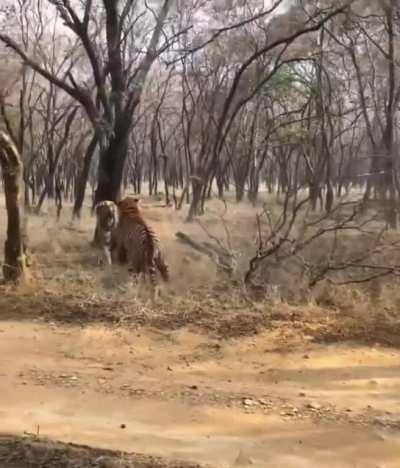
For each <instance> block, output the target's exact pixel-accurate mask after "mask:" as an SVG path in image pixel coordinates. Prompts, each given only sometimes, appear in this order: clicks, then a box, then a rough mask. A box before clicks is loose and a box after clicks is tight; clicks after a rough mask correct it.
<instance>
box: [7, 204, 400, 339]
mask: <svg viewBox="0 0 400 468" xmlns="http://www.w3.org/2000/svg"><path fill="white" fill-rule="evenodd" d="M271 203H272V202H271ZM3 206H4V205H3ZM3 206H2V205H1V204H0V225H4V220H5V210H4V207H3ZM273 206H274V208H273V209H274V210H275V211H277V210H278V205H273ZM142 209H143V212H144V216H145V217H146V219H147V220H148V221H149V223H150V224H151V225H152V226H153V227H154V228H155V230H156V231H157V233H158V234H159V236H160V238H161V241H162V246H163V248H164V250H165V253H166V257H167V261H168V263H169V264H170V268H171V273H172V282H171V284H170V285H168V286H167V287H164V288H163V289H162V291H161V297H160V298H159V299H158V302H157V304H152V303H151V301H150V300H149V297H148V296H147V294H146V291H145V290H138V289H137V288H134V287H133V286H132V285H131V284H130V281H129V277H128V275H127V273H126V271H125V270H124V269H121V268H115V269H113V270H112V271H107V270H105V269H103V268H102V267H99V266H98V265H97V252H96V251H95V250H94V249H93V248H92V247H91V246H90V241H91V238H92V233H93V228H94V218H92V217H90V215H89V206H86V207H85V210H84V217H83V218H82V219H81V221H80V222H79V223H74V224H72V223H70V222H69V219H70V216H71V207H66V208H65V210H64V213H63V218H62V221H61V222H60V223H56V222H55V210H54V209H53V206H51V205H49V206H47V208H46V212H45V213H44V214H42V215H41V216H31V217H30V219H29V239H30V247H31V249H32V252H33V260H34V265H33V267H32V272H33V277H34V278H33V280H32V282H31V283H30V284H26V285H21V286H19V287H18V288H14V287H10V286H2V287H1V294H0V310H1V313H2V317H3V318H4V319H7V318H9V319H11V318H13V319H15V318H18V319H23V320H32V319H36V318H38V319H43V320H47V321H63V322H70V323H76V322H77V323H82V324H85V323H89V322H96V321H102V322H109V323H114V324H125V325H126V326H130V327H140V326H150V327H155V328H159V329H177V328H181V327H189V328H195V329H196V330H197V331H203V332H204V333H208V334H213V335H216V336H218V337H220V338H234V337H239V336H245V335H251V334H254V333H258V332H259V331H260V330H262V329H265V328H271V329H277V330H280V329H286V330H287V329H292V330H295V333H297V334H303V335H307V336H310V337H311V339H313V340H316V341H343V340H357V341H360V342H363V343H373V342H380V343H384V344H388V345H393V346H399V345H400V338H398V337H400V333H399V331H400V322H399V320H400V313H399V312H398V309H399V307H398V306H399V303H400V296H399V293H398V292H397V291H398V284H397V280H396V281H395V280H394V279H388V278H386V279H382V280H379V281H375V282H373V283H372V284H371V285H368V286H366V285H363V286H362V287H357V288H356V287H353V286H346V287H335V286H332V285H330V284H329V283H326V282H322V283H321V284H320V285H318V287H316V288H315V290H314V291H312V292H310V291H309V290H308V289H307V287H306V285H305V282H304V281H302V277H303V276H304V272H303V271H302V268H300V267H298V266H296V265H295V264H293V263H292V264H291V263H288V264H285V265H283V266H279V265H278V264H275V265H274V264H273V263H272V262H271V263H270V264H269V265H268V269H269V275H270V277H272V282H273V283H274V284H279V285H280V286H281V296H280V297H274V298H271V297H269V298H266V297H263V298H262V299H261V300H257V301H255V299H254V298H250V297H248V295H246V294H245V293H244V291H243V288H242V286H241V282H240V281H239V279H240V277H241V275H242V273H243V271H244V269H245V268H246V266H247V262H248V258H249V256H250V255H251V254H253V253H254V251H255V248H256V242H255V241H256V220H255V215H256V212H257V210H256V209H255V208H253V207H252V206H250V205H248V204H246V203H242V204H233V203H229V209H228V212H227V213H226V214H225V224H226V225H225V226H224V224H223V223H222V222H221V216H222V215H223V214H224V212H225V207H224V205H223V204H222V203H221V202H218V201H213V202H211V203H210V204H209V205H208V209H207V213H206V215H205V216H204V217H203V218H202V220H201V223H202V225H203V228H205V229H206V230H207V231H208V232H210V233H211V234H212V235H213V236H216V237H218V238H220V239H221V242H223V243H226V242H227V234H226V233H227V230H228V232H229V237H230V239H229V241H230V242H231V246H232V248H233V249H234V250H235V252H237V253H239V254H240V255H239V257H238V270H237V277H236V278H233V279H232V278H231V279H228V278H227V277H226V276H225V275H224V274H222V273H219V272H218V271H217V268H216V266H215V264H214V263H213V262H212V261H211V260H210V259H209V258H208V257H206V256H204V255H202V254H199V253H195V252H194V251H193V250H192V249H191V248H190V247H187V246H185V245H183V244H181V243H179V242H178V241H177V240H176V238H175V233H176V232H177V231H183V232H185V233H187V234H189V235H190V236H192V237H193V238H194V239H196V240H198V241H204V240H210V239H209V237H208V235H207V234H206V232H205V230H204V229H203V228H201V227H200V226H199V225H198V224H196V223H194V224H187V223H185V222H184V218H185V214H186V213H185V212H183V211H182V212H176V211H174V210H173V209H172V208H165V207H160V204H159V202H154V201H152V200H150V199H144V200H143V202H142ZM396 235H397V234H396ZM392 237H393V235H392ZM360 239H361V238H360V237H353V238H351V242H349V239H347V241H346V242H344V244H343V245H344V246H345V247H343V249H344V250H343V251H345V249H351V245H353V246H354V248H357V249H360V248H361V249H362V248H363V245H362V243H361V242H360ZM3 240H4V230H2V231H0V243H1V244H2V243H3ZM391 240H393V239H391ZM324 242H328V243H329V241H324V240H321V241H320V243H319V244H318V245H314V246H313V247H312V248H310V250H309V252H308V253H307V255H309V256H310V258H311V257H312V258H314V259H315V258H318V257H319V256H321V257H323V255H324V253H326V250H327V245H326V244H324ZM388 252H389V253H388ZM388 252H385V251H384V250H383V251H382V261H393V258H395V255H398V253H397V251H396V252H394V251H388ZM389 257H390V258H389ZM302 275H303V276H302Z"/></svg>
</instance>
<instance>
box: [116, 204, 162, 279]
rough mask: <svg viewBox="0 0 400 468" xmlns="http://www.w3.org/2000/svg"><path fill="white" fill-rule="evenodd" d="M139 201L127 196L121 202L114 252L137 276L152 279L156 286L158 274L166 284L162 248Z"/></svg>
mask: <svg viewBox="0 0 400 468" xmlns="http://www.w3.org/2000/svg"><path fill="white" fill-rule="evenodd" d="M138 205H139V200H138V199H137V198H134V197H126V198H124V199H123V200H121V201H120V202H118V203H117V208H118V216H119V221H118V225H117V227H116V228H115V230H114V233H113V246H112V247H113V250H114V251H115V252H116V254H117V256H118V259H119V260H120V261H121V260H122V259H123V257H125V258H124V259H125V260H126V261H127V263H128V265H129V270H130V271H131V272H132V273H133V274H134V275H144V276H147V275H148V276H149V278H150V282H151V284H152V286H153V287H155V286H156V282H157V280H156V277H157V271H158V272H159V273H160V275H161V277H162V279H163V280H164V281H169V279H170V276H169V270H168V266H167V264H166V263H165V260H164V258H163V256H162V253H161V250H160V248H159V241H158V239H157V237H156V235H155V233H154V231H153V230H152V229H151V228H150V227H149V226H148V225H147V223H146V222H145V221H144V219H143V216H142V214H141V212H140V209H139V206H138Z"/></svg>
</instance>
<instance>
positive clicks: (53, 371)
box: [0, 321, 400, 468]
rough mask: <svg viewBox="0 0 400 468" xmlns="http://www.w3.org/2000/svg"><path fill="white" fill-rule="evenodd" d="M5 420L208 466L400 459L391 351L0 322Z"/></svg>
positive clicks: (391, 466)
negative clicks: (281, 348) (279, 347)
mask: <svg viewBox="0 0 400 468" xmlns="http://www.w3.org/2000/svg"><path fill="white" fill-rule="evenodd" d="M0 338H1V339H0V376H1V380H0V416H1V422H2V424H1V431H2V432H3V433H13V434H18V435H21V434H23V433H24V431H26V432H28V433H34V434H37V433H39V434H40V435H41V436H45V437H51V438H52V439H55V440H62V441H64V442H75V443H79V444H88V445H91V446H95V447H99V448H107V449H114V450H123V451H127V452H136V453H143V454H149V455H159V456H162V457H166V458H171V459H181V460H187V461H189V462H197V463H209V464H211V465H212V466H214V467H236V466H252V467H254V468H256V467H257V468H258V467H260V468H268V467H271V468H272V467H274V468H276V467H287V468H292V467H293V468H299V467H304V468H317V467H318V468H319V467H322V466H323V467H326V468H331V467H332V468H333V467H338V468H339V467H340V468H347V467H360V468H361V467H362V468H369V467H371V468H372V467H374V468H376V467H381V468H383V467H385V468H395V467H399V466H400V433H399V431H398V430H399V427H400V413H399V394H400V373H399V370H400V367H399V363H400V352H399V351H397V350H393V349H389V348H383V347H361V346H349V345H346V346H337V345H332V346H326V345H325V346H320V345H316V344H308V345H306V346H304V347H303V349H302V351H301V352H299V349H295V350H293V351H292V352H289V351H288V352H285V353H283V352H277V351H274V350H273V349H274V346H273V343H274V335H273V333H271V332H269V333H267V332H266V333H265V334H260V335H257V336H255V337H248V338H241V339H233V340H229V341H225V342H223V341H222V342H221V341H220V342H218V341H217V340H216V339H213V338H210V337H208V336H206V335H205V334H202V335H200V334H194V333H191V332H189V331H188V330H186V329H183V330H182V329H180V330H179V331H165V332H162V331H156V330H151V329H147V328H142V329H140V330H130V331H128V330H127V329H122V328H118V327H114V328H111V327H106V326H100V325H96V326H95V325H88V326H85V327H75V326H74V327H70V326H65V325H61V324H46V323H43V322H39V321H38V322H12V321H7V322H0Z"/></svg>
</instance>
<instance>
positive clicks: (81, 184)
mask: <svg viewBox="0 0 400 468" xmlns="http://www.w3.org/2000/svg"><path fill="white" fill-rule="evenodd" d="M96 146H97V137H96V135H95V136H93V138H92V139H91V141H90V143H89V146H88V147H87V149H86V154H85V158H84V160H83V167H82V171H81V173H80V174H79V176H78V181H77V186H76V198H75V203H74V209H73V212H72V219H75V218H78V219H80V217H81V211H82V205H83V201H84V199H85V191H86V185H87V182H88V178H89V172H90V166H91V164H92V158H93V154H94V151H95V149H96Z"/></svg>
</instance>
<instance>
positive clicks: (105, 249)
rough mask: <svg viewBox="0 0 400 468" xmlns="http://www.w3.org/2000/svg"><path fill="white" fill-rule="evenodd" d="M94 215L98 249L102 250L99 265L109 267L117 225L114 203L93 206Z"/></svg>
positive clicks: (103, 202) (101, 203) (106, 202)
mask: <svg viewBox="0 0 400 468" xmlns="http://www.w3.org/2000/svg"><path fill="white" fill-rule="evenodd" d="M94 209H95V213H96V231H97V238H98V240H99V244H100V245H99V247H100V248H101V250H102V253H103V258H101V257H98V261H99V263H103V261H104V262H105V263H106V264H107V265H111V263H112V259H111V250H112V245H111V244H112V237H113V230H114V228H115V226H116V224H117V209H116V205H115V203H114V202H112V201H110V200H104V201H101V202H99V203H97V205H96V206H95V208H94Z"/></svg>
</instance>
